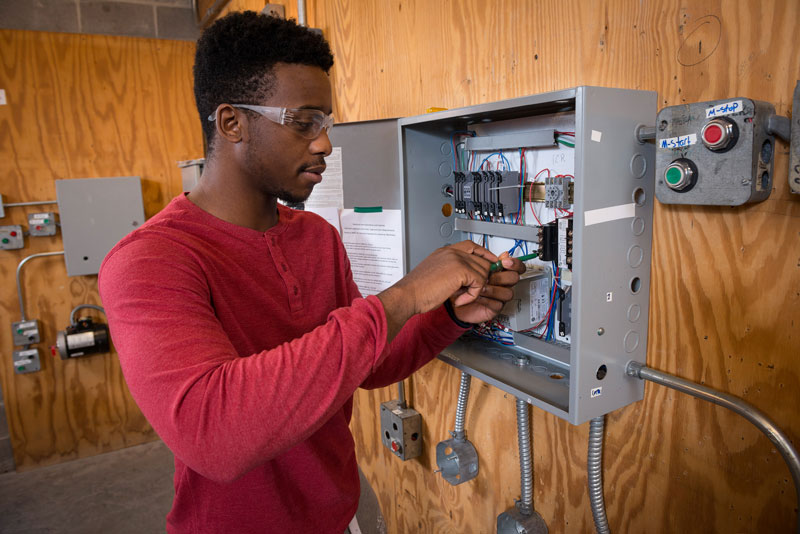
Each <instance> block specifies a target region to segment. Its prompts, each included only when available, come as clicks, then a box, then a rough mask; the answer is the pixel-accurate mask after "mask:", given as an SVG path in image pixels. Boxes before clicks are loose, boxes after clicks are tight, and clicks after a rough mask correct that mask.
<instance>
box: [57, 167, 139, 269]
mask: <svg viewBox="0 0 800 534" xmlns="http://www.w3.org/2000/svg"><path fill="white" fill-rule="evenodd" d="M56 194H57V195H58V211H59V214H60V216H61V233H62V236H63V240H64V259H65V261H66V264H67V274H68V275H69V276H78V275H85V274H97V273H98V271H99V270H100V264H101V263H102V261H103V258H105V256H106V254H108V252H109V251H110V250H111V249H112V248H113V247H114V245H116V244H117V242H118V241H119V240H120V239H122V238H123V237H125V236H126V235H127V234H128V233H130V232H132V231H133V230H135V229H136V227H137V226H139V225H140V224H142V223H143V222H144V205H143V202H142V185H141V181H140V179H139V177H138V176H124V177H119V178H76V179H72V180H56Z"/></svg>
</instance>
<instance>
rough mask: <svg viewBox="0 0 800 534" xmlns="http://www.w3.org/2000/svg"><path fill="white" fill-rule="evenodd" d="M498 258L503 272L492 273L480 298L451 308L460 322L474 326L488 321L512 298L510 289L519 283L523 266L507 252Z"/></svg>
mask: <svg viewBox="0 0 800 534" xmlns="http://www.w3.org/2000/svg"><path fill="white" fill-rule="evenodd" d="M499 258H500V259H501V260H502V261H503V269H504V270H502V271H497V272H495V273H492V275H491V276H490V277H489V283H488V284H486V286H485V287H484V288H483V290H482V291H481V294H480V296H479V297H478V298H477V299H476V300H474V301H472V302H470V303H469V304H465V305H463V306H455V305H454V306H453V312H454V313H455V316H456V317H457V318H458V319H459V320H460V321H464V322H465V323H476V324H477V323H482V322H484V321H489V320H491V319H493V318H494V317H495V316H496V315H497V314H498V313H500V310H502V309H503V306H505V304H506V302H508V301H509V300H511V298H512V297H513V296H514V291H513V290H512V289H511V288H512V287H513V286H514V284H516V283H517V282H519V275H520V274H522V273H524V272H525V265H524V264H523V263H522V262H521V261H519V260H518V259H516V258H511V257H510V256H509V255H508V252H503V253H502V254H500V256H499ZM453 300H454V297H451V298H450V302H451V303H452V302H453Z"/></svg>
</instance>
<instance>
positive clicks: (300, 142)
mask: <svg viewBox="0 0 800 534" xmlns="http://www.w3.org/2000/svg"><path fill="white" fill-rule="evenodd" d="M273 73H274V75H275V90H274V93H273V94H272V96H271V97H270V98H268V99H267V100H266V101H264V102H254V103H255V104H258V105H263V106H275V107H283V108H306V109H318V110H320V111H322V112H324V113H325V114H329V113H331V111H332V110H331V106H332V104H331V84H330V81H329V80H328V75H327V74H325V72H324V71H323V70H322V69H320V68H319V67H311V66H307V65H296V64H287V63H278V64H277V65H275V67H274V69H273ZM248 125H249V127H248V129H249V134H250V135H249V140H248V143H247V148H246V153H245V165H244V166H245V168H244V171H245V172H246V173H247V175H248V177H249V180H250V182H251V185H252V186H253V188H254V189H256V190H257V191H259V192H261V193H262V194H266V195H269V196H273V197H277V198H279V199H281V200H284V201H288V202H302V201H303V200H305V199H307V198H308V196H309V195H310V194H311V191H312V189H313V188H314V186H315V185H316V184H318V183H319V182H320V181H321V180H322V176H321V173H322V171H323V170H325V160H324V159H323V158H324V157H325V156H327V155H329V154H330V153H331V143H330V140H329V139H328V134H327V133H326V132H325V130H324V129H323V130H322V131H321V132H320V134H319V136H317V137H316V138H314V139H306V138H304V137H303V136H301V135H300V134H299V133H298V132H297V131H296V130H295V129H293V128H292V127H291V126H287V125H282V124H277V123H275V122H272V121H271V120H269V119H267V118H266V117H262V116H260V115H255V114H252V113H251V114H249V116H248Z"/></svg>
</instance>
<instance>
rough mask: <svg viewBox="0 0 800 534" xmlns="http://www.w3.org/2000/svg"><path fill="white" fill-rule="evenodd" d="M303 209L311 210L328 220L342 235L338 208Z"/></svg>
mask: <svg viewBox="0 0 800 534" xmlns="http://www.w3.org/2000/svg"><path fill="white" fill-rule="evenodd" d="M305 211H311V212H314V213H316V214H317V215H319V216H320V217H322V218H323V219H325V220H326V221H328V223H330V224H331V226H333V227H334V228H336V231H337V232H339V235H342V225H341V223H340V222H339V209H338V208H306V210H305Z"/></svg>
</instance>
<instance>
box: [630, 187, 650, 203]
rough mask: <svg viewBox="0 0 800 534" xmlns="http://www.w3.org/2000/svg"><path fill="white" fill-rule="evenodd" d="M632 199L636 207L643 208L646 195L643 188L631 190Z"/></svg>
mask: <svg viewBox="0 0 800 534" xmlns="http://www.w3.org/2000/svg"><path fill="white" fill-rule="evenodd" d="M632 198H633V201H634V202H635V203H636V205H637V206H644V203H645V201H646V200H647V193H645V192H644V189H643V188H641V187H637V188H636V189H634V190H633V196H632Z"/></svg>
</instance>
